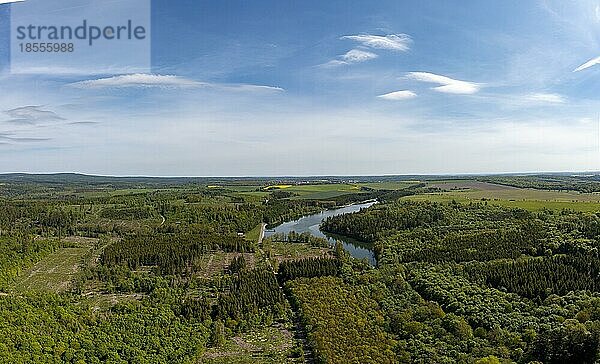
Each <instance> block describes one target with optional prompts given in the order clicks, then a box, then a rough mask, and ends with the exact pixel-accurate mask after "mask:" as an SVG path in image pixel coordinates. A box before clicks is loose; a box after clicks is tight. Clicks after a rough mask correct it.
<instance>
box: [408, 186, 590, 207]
mask: <svg viewBox="0 0 600 364" xmlns="http://www.w3.org/2000/svg"><path fill="white" fill-rule="evenodd" d="M429 187H433V188H440V189H442V190H444V191H443V192H436V193H428V194H421V195H416V196H408V197H405V198H406V199H410V200H416V201H423V200H429V201H438V202H448V201H452V200H454V201H457V202H482V201H485V202H487V203H490V204H494V205H501V206H507V207H520V208H524V209H528V210H541V209H543V208H547V209H552V210H562V209H572V210H576V211H600V194H592V193H578V192H566V191H545V190H534V189H528V188H517V187H510V186H502V185H497V184H493V183H486V182H477V181H467V180H465V181H443V182H433V183H430V184H429Z"/></svg>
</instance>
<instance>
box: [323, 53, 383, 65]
mask: <svg viewBox="0 0 600 364" xmlns="http://www.w3.org/2000/svg"><path fill="white" fill-rule="evenodd" d="M377 57H378V56H377V55H376V54H375V53H371V52H367V51H363V50H360V49H352V50H351V51H348V52H347V53H346V54H343V55H341V56H339V57H338V58H339V59H333V60H331V61H329V62H327V63H324V64H322V65H321V66H322V67H337V66H343V65H349V64H353V63H360V62H366V61H370V60H372V59H375V58H377Z"/></svg>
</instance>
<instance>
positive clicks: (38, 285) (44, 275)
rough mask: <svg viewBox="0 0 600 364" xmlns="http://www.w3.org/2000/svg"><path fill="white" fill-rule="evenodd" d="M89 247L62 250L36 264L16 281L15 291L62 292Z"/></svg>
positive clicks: (88, 250) (67, 286) (67, 285)
mask: <svg viewBox="0 0 600 364" xmlns="http://www.w3.org/2000/svg"><path fill="white" fill-rule="evenodd" d="M91 250H92V248H91V247H80V248H62V249H59V250H58V251H56V252H54V253H52V254H50V255H49V256H47V257H46V258H44V259H43V260H42V261H40V262H38V263H37V264H36V265H34V266H33V267H32V268H30V269H29V270H28V271H27V272H25V273H23V275H22V276H21V277H20V278H19V279H17V282H16V284H15V290H17V291H21V292H24V291H44V292H63V291H66V290H67V289H69V286H70V283H71V278H72V277H73V275H74V274H76V273H77V271H78V270H79V264H80V263H81V259H82V258H83V257H84V256H85V255H86V254H87V253H88V252H90V251H91Z"/></svg>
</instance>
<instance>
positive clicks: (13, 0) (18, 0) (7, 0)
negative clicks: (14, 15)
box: [0, 0, 25, 4]
mask: <svg viewBox="0 0 600 364" xmlns="http://www.w3.org/2000/svg"><path fill="white" fill-rule="evenodd" d="M23 1H25V0H0V4H11V3H21V2H23Z"/></svg>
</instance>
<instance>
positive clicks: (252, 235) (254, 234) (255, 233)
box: [246, 224, 262, 242]
mask: <svg viewBox="0 0 600 364" xmlns="http://www.w3.org/2000/svg"><path fill="white" fill-rule="evenodd" d="M261 227H262V224H258V225H256V226H255V227H254V229H252V230H250V231H248V232H247V233H246V240H248V241H253V242H257V241H258V238H259V235H260V231H261Z"/></svg>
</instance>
